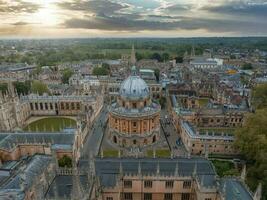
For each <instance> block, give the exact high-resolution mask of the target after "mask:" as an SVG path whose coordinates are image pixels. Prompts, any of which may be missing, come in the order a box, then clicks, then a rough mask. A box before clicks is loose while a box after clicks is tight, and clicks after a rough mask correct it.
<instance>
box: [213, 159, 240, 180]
mask: <svg viewBox="0 0 267 200" xmlns="http://www.w3.org/2000/svg"><path fill="white" fill-rule="evenodd" d="M212 164H213V165H214V167H215V170H216V172H217V174H218V175H219V176H220V177H223V176H239V174H240V173H239V171H238V170H237V169H236V168H235V166H234V163H232V162H230V161H221V160H212Z"/></svg>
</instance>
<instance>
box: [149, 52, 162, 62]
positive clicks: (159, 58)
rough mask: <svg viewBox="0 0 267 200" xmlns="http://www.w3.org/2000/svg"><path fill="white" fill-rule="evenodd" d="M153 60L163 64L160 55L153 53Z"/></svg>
mask: <svg viewBox="0 0 267 200" xmlns="http://www.w3.org/2000/svg"><path fill="white" fill-rule="evenodd" d="M151 59H154V60H157V61H158V62H162V57H161V55H160V54H159V53H153V54H152V56H151Z"/></svg>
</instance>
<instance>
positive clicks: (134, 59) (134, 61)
mask: <svg viewBox="0 0 267 200" xmlns="http://www.w3.org/2000/svg"><path fill="white" fill-rule="evenodd" d="M135 64H136V57H135V50H134V45H133V46H132V52H131V65H135Z"/></svg>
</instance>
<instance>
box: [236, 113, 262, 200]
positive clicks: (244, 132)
mask: <svg viewBox="0 0 267 200" xmlns="http://www.w3.org/2000/svg"><path fill="white" fill-rule="evenodd" d="M266 113H267V108H263V109H261V110H257V111H256V113H255V114H250V115H249V116H248V118H247V120H246V123H245V125H244V126H243V127H242V128H239V129H238V130H237V131H236V133H235V137H236V139H235V146H236V148H238V150H239V151H240V152H241V153H242V154H243V155H244V156H245V158H246V160H247V162H248V174H247V184H248V185H249V186H250V188H251V189H252V190H255V189H256V187H257V185H258V183H259V182H262V184H263V191H264V192H263V193H264V194H263V196H265V197H267V170H266V169H267V115H266ZM265 199H266V198H265Z"/></svg>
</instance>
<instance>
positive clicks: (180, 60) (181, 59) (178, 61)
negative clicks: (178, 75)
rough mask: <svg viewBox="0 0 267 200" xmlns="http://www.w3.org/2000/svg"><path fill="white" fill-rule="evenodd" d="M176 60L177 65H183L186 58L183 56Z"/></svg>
mask: <svg viewBox="0 0 267 200" xmlns="http://www.w3.org/2000/svg"><path fill="white" fill-rule="evenodd" d="M175 60H176V62H177V63H183V62H184V58H183V56H177V57H176V58H175Z"/></svg>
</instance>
